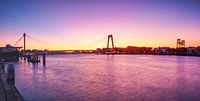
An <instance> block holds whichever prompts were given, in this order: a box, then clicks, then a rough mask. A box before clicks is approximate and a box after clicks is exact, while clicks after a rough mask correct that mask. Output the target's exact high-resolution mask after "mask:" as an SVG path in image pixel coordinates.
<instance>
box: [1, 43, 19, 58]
mask: <svg viewBox="0 0 200 101" xmlns="http://www.w3.org/2000/svg"><path fill="white" fill-rule="evenodd" d="M20 48H21V47H12V46H11V45H6V47H0V61H18V60H19V51H18V49H20Z"/></svg>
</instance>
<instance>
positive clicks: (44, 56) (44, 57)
mask: <svg viewBox="0 0 200 101" xmlns="http://www.w3.org/2000/svg"><path fill="white" fill-rule="evenodd" d="M42 60H43V65H46V55H45V54H43V59H42Z"/></svg>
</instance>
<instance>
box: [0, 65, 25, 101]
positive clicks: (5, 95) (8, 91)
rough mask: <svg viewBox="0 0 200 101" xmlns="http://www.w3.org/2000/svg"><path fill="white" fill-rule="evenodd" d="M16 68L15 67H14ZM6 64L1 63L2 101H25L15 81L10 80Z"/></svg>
mask: <svg viewBox="0 0 200 101" xmlns="http://www.w3.org/2000/svg"><path fill="white" fill-rule="evenodd" d="M13 68H14V67H13ZM8 76H9V75H7V73H6V72H5V68H4V64H2V63H0V101H24V99H23V97H22V96H21V94H20V93H19V92H18V90H17V88H16V87H15V84H14V82H13V81H14V79H13V81H10V80H8Z"/></svg>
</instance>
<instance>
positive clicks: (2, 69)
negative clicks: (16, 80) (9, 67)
mask: <svg viewBox="0 0 200 101" xmlns="http://www.w3.org/2000/svg"><path fill="white" fill-rule="evenodd" d="M4 69H5V68H4V63H3V62H2V63H0V73H4Z"/></svg>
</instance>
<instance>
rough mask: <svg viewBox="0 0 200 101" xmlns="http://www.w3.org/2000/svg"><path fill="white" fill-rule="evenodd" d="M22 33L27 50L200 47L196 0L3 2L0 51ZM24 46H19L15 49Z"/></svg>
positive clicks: (0, 4)
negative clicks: (110, 42) (110, 44)
mask: <svg viewBox="0 0 200 101" xmlns="http://www.w3.org/2000/svg"><path fill="white" fill-rule="evenodd" d="M24 32H26V33H27V35H29V36H31V37H32V38H27V48H29V49H96V48H98V47H106V42H107V35H108V34H113V36H114V39H115V44H116V46H117V47H126V46H128V45H132V46H151V47H157V46H170V47H175V46H176V39H177V38H181V39H185V40H186V46H198V45H200V39H199V38H200V1H199V0H32V1H31V0H1V1H0V46H5V45H6V44H11V45H13V44H14V43H15V42H16V41H17V40H18V39H19V38H20V37H21V36H22V34H23V33H24ZM18 46H22V42H20V43H19V44H18Z"/></svg>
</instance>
